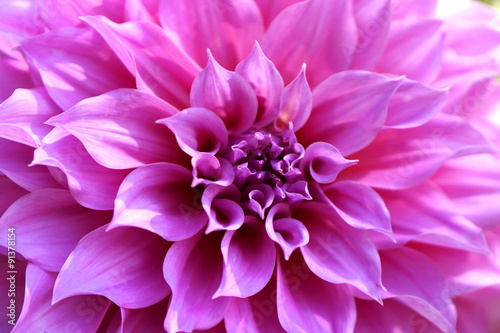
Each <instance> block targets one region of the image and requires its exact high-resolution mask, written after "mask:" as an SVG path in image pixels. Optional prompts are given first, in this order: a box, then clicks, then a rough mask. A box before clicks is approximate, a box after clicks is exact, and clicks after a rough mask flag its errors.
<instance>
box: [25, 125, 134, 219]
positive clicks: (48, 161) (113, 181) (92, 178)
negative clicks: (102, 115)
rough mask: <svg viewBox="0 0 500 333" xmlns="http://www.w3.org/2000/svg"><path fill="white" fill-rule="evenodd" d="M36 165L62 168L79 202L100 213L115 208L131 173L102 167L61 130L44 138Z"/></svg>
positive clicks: (34, 162) (54, 130)
mask: <svg viewBox="0 0 500 333" xmlns="http://www.w3.org/2000/svg"><path fill="white" fill-rule="evenodd" d="M32 163H33V164H40V165H46V166H53V167H57V168H59V169H60V170H61V171H62V172H63V173H64V175H66V179H67V184H68V187H69V189H70V191H71V194H72V195H73V197H74V198H75V200H76V201H78V203H80V204H81V205H82V206H85V207H88V208H91V209H97V210H112V209H113V207H114V200H115V197H116V194H117V193H118V188H119V186H120V184H121V182H122V181H123V179H124V178H125V177H126V176H127V174H128V173H129V172H130V171H129V170H115V169H108V168H105V167H103V166H102V165H100V164H98V163H97V162H96V161H94V159H93V158H92V157H91V156H90V155H89V153H88V152H87V151H86V150H85V147H84V146H83V144H82V143H81V142H80V141H79V140H78V139H77V138H75V137H74V136H73V135H71V134H69V133H68V132H67V131H66V130H64V129H62V128H60V127H56V128H54V129H53V130H52V131H51V132H50V133H49V134H48V135H47V136H46V137H45V138H44V139H43V143H42V147H40V148H38V149H36V150H35V154H34V159H33V162H32ZM66 179H62V180H61V182H62V183H64V181H65V180H66Z"/></svg>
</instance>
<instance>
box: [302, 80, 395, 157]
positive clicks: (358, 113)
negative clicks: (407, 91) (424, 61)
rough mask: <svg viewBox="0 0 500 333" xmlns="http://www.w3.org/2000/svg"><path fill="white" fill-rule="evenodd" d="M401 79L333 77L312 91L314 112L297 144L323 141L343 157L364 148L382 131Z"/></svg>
mask: <svg viewBox="0 0 500 333" xmlns="http://www.w3.org/2000/svg"><path fill="white" fill-rule="evenodd" d="M400 85H401V80H400V79H390V78H387V77H385V76H382V75H379V74H374V73H371V72H363V71H347V72H343V73H339V74H334V75H332V76H331V77H329V78H328V79H326V80H325V81H324V82H323V83H321V84H320V85H319V86H318V87H316V89H314V91H313V101H314V105H313V111H312V113H311V116H310V117H309V120H308V121H307V123H306V124H305V125H304V127H303V128H302V129H301V130H300V131H299V132H298V133H297V136H298V138H299V141H300V142H302V143H305V144H311V143H313V142H317V141H325V142H328V143H330V144H332V145H333V146H335V147H336V148H337V149H338V150H339V151H340V152H341V153H342V155H343V156H347V155H349V154H352V153H354V152H356V151H358V150H360V149H362V148H364V147H366V146H367V145H368V144H369V143H370V142H372V140H373V139H374V138H375V136H376V135H377V134H378V132H379V131H380V129H381V128H382V126H383V124H384V122H385V119H386V116H387V107H388V104H389V101H390V99H391V97H392V96H393V94H394V92H395V91H396V89H397V88H398V87H399V86H400Z"/></svg>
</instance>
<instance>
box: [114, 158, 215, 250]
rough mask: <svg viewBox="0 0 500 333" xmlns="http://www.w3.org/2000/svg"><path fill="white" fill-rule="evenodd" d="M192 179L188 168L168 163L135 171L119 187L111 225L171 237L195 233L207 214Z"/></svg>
mask: <svg viewBox="0 0 500 333" xmlns="http://www.w3.org/2000/svg"><path fill="white" fill-rule="evenodd" d="M191 179H192V176H191V172H189V170H187V169H185V168H184V167H182V166H179V165H175V164H169V163H157V164H151V165H146V166H143V167H140V168H138V169H136V170H134V171H132V172H131V173H130V174H129V175H128V176H127V178H125V180H124V181H123V183H122V185H121V186H120V189H119V191H118V195H117V197H116V201H115V212H114V216H113V220H112V221H111V224H110V228H115V227H120V226H132V227H138V228H142V229H145V230H148V231H151V232H154V233H156V234H158V235H160V236H161V237H163V238H165V239H167V240H169V241H178V240H182V239H186V238H189V237H191V236H193V235H195V234H196V233H197V232H198V231H200V230H201V229H202V228H203V227H204V226H205V225H206V223H207V220H208V218H207V215H206V214H205V212H204V211H203V209H202V207H201V204H200V196H201V193H199V192H196V190H195V189H192V188H191V186H190V185H191ZM117 229H121V228H117ZM127 229H128V228H127Z"/></svg>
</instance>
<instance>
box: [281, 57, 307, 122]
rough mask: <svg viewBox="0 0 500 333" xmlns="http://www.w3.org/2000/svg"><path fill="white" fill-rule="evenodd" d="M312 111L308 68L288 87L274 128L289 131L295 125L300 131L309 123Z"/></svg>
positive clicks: (282, 98)
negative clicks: (291, 125) (307, 74)
mask: <svg viewBox="0 0 500 333" xmlns="http://www.w3.org/2000/svg"><path fill="white" fill-rule="evenodd" d="M311 109H312V94H311V89H310V88H309V84H308V83H307V79H306V66H305V65H304V66H302V70H301V71H300V73H299V74H298V75H297V77H296V78H295V79H294V80H293V81H292V82H291V83H290V84H289V85H288V86H286V88H285V90H284V91H283V95H282V96H281V101H280V109H279V113H278V119H276V121H275V123H274V127H275V128H276V129H279V130H282V131H283V130H287V129H288V128H289V124H290V123H292V124H293V129H294V130H295V131H297V130H299V129H300V128H301V127H302V126H304V124H305V123H306V122H307V119H308V118H309V115H310V114H311Z"/></svg>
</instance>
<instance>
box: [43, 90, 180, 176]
mask: <svg viewBox="0 0 500 333" xmlns="http://www.w3.org/2000/svg"><path fill="white" fill-rule="evenodd" d="M176 113H177V110H176V109H175V108H173V107H172V106H170V105H169V104H167V103H165V102H164V101H162V100H160V99H159V98H157V97H154V96H151V95H149V94H146V93H142V92H140V91H137V90H131V89H118V90H114V91H111V92H108V93H106V94H103V95H100V96H97V97H93V98H89V99H86V100H84V101H82V102H80V103H78V104H77V105H75V106H74V107H72V108H71V109H70V110H68V111H66V112H64V113H62V114H60V115H58V116H56V117H53V118H51V119H50V120H49V124H51V125H56V126H61V127H63V128H64V129H66V130H68V132H70V133H71V134H73V135H74V136H76V137H77V138H78V139H79V140H80V141H81V142H82V143H83V145H84V146H85V148H86V149H87V151H88V152H89V154H90V155H91V156H92V157H93V158H94V159H95V160H96V161H97V163H99V164H101V165H103V166H105V167H107V168H111V169H128V168H135V167H138V166H141V165H143V164H149V163H154V162H179V161H182V160H183V158H184V154H183V153H182V151H180V149H179V148H178V146H177V144H176V142H175V139H174V137H173V135H171V134H170V133H169V131H168V130H167V129H166V128H164V127H163V126H161V125H159V124H156V123H155V122H156V120H158V119H161V118H165V117H168V116H171V115H173V114H176Z"/></svg>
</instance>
